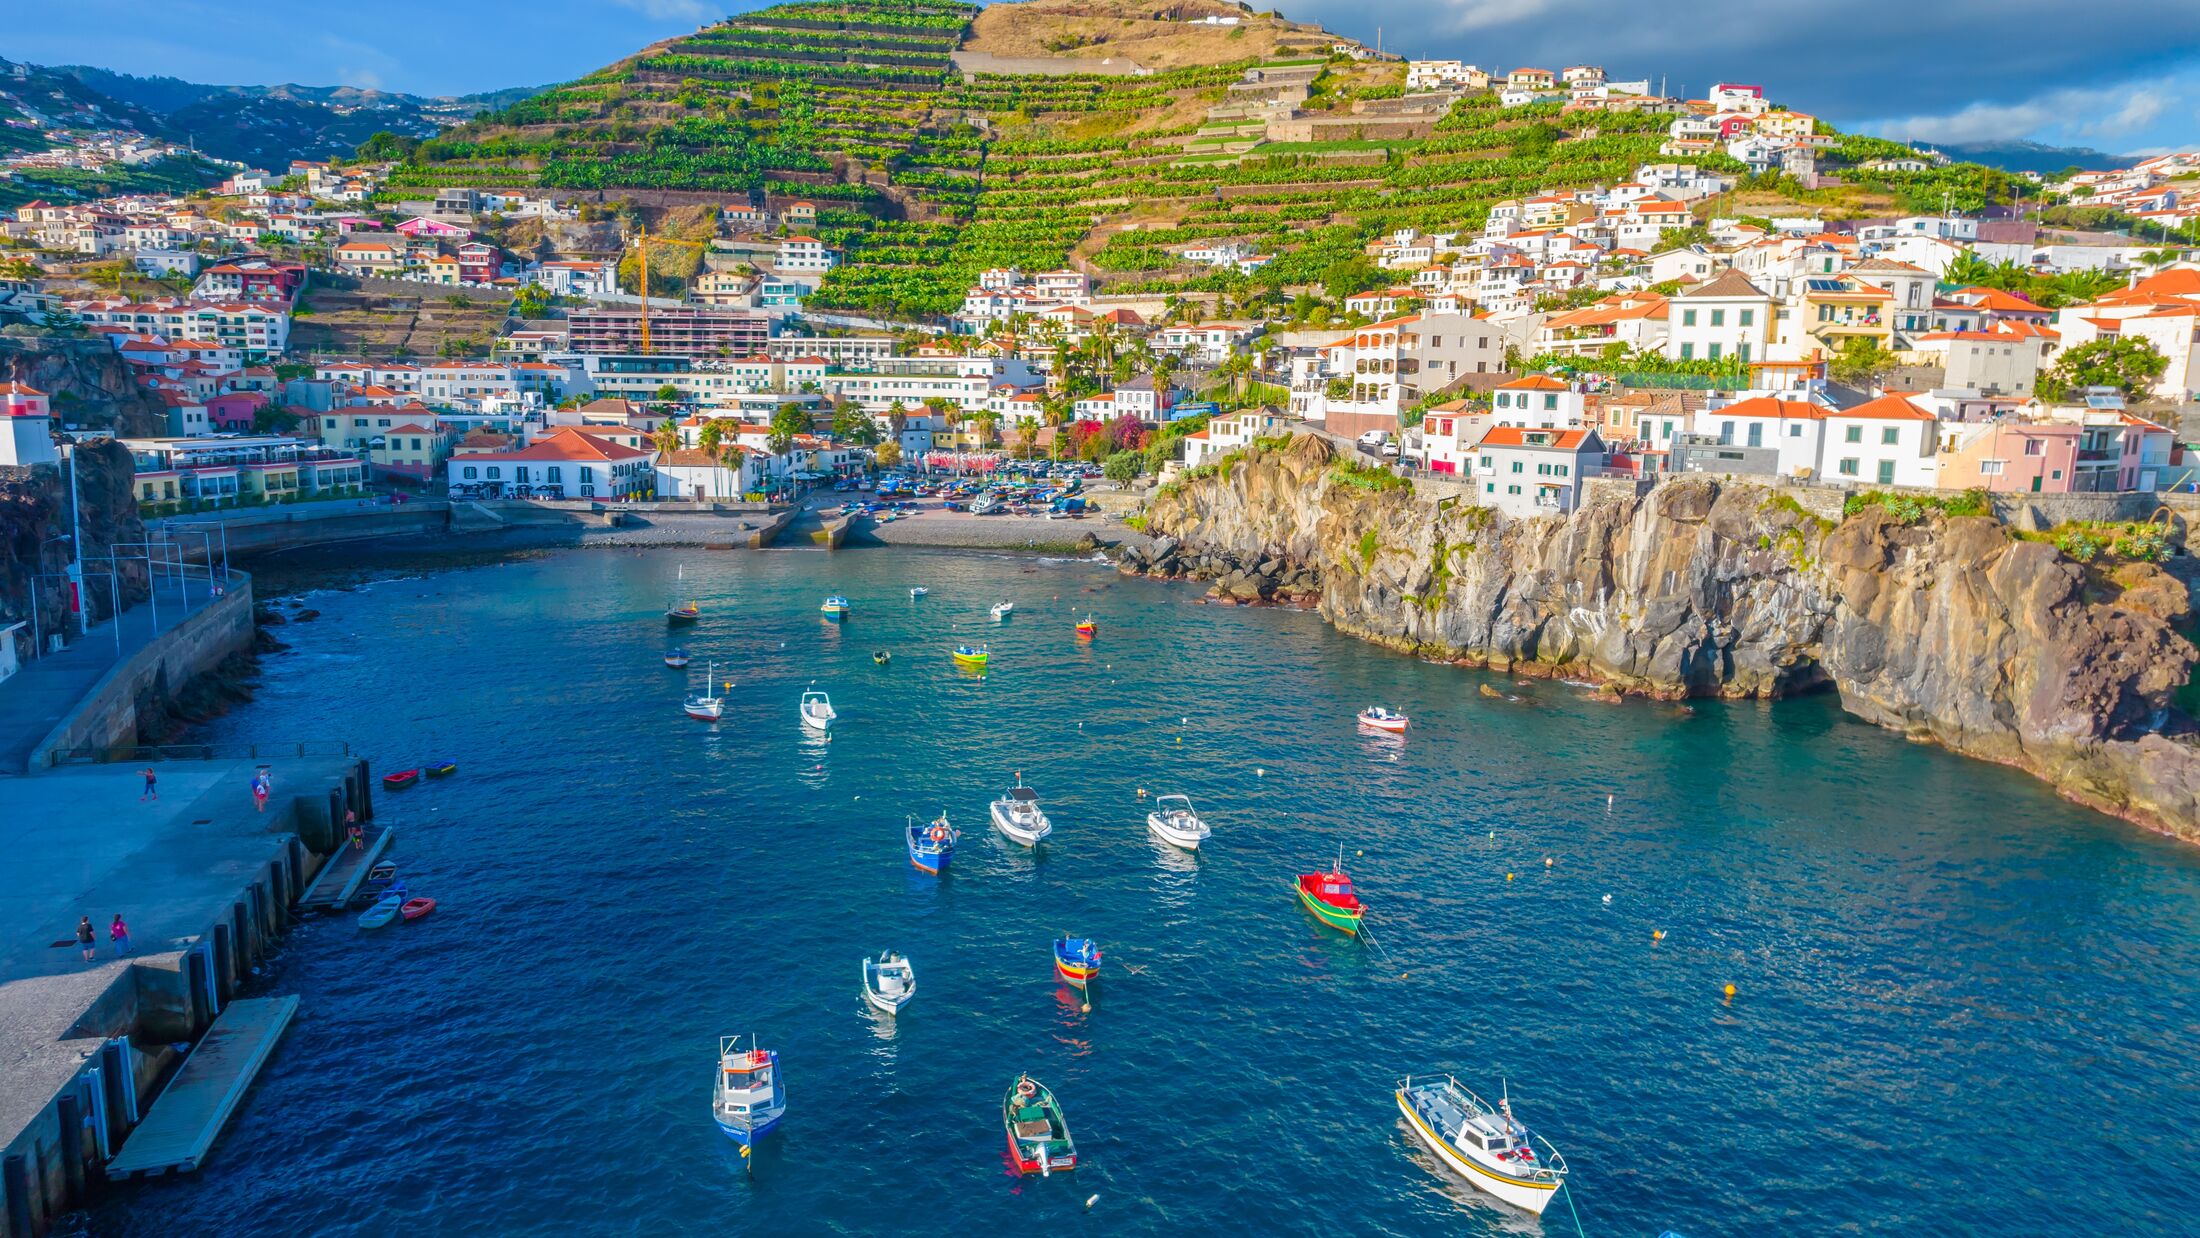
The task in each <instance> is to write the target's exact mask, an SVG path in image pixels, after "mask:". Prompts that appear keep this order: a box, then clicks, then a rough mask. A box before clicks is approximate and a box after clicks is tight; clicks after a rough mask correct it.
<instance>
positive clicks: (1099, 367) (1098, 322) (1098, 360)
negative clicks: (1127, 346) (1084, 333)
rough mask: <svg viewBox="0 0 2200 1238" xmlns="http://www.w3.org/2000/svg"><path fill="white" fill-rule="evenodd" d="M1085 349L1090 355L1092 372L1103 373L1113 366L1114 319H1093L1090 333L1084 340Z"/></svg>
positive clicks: (1114, 349) (1114, 350)
mask: <svg viewBox="0 0 2200 1238" xmlns="http://www.w3.org/2000/svg"><path fill="white" fill-rule="evenodd" d="M1085 351H1086V352H1087V353H1089V354H1090V355H1091V357H1092V368H1093V371H1094V373H1104V372H1106V371H1108V370H1112V369H1114V368H1115V352H1116V348H1115V320H1114V319H1112V318H1099V319H1095V320H1094V321H1093V324H1092V334H1091V335H1090V336H1088V337H1087V338H1086V340H1085Z"/></svg>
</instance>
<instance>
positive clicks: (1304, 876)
mask: <svg viewBox="0 0 2200 1238" xmlns="http://www.w3.org/2000/svg"><path fill="white" fill-rule="evenodd" d="M1298 891H1299V902H1300V903H1302V904H1304V905H1305V907H1306V909H1307V910H1308V911H1311V912H1313V913H1314V918H1315V919H1317V920H1319V921H1321V922H1322V923H1323V924H1326V925H1328V926H1329V927H1331V928H1333V929H1337V930H1338V931H1340V932H1345V933H1353V934H1357V933H1358V932H1359V931H1360V921H1361V920H1362V919H1363V918H1364V917H1366V915H1367V908H1366V907H1364V906H1362V905H1361V903H1360V896H1359V895H1357V894H1355V893H1353V892H1352V878H1350V877H1348V876H1346V875H1345V871H1344V853H1343V852H1342V851H1341V850H1340V851H1339V852H1338V853H1337V865H1336V867H1335V868H1332V869H1330V870H1329V871H1328V872H1326V873H1300V874H1299V880H1298Z"/></svg>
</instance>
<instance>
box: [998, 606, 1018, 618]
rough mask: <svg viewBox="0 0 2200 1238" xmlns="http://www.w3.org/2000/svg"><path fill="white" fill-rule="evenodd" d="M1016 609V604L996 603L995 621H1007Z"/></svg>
mask: <svg viewBox="0 0 2200 1238" xmlns="http://www.w3.org/2000/svg"><path fill="white" fill-rule="evenodd" d="M1015 609H1016V603H1014V602H995V603H994V604H993V617H994V618H995V619H1006V618H1008V615H1009V612H1010V611H1012V610H1015Z"/></svg>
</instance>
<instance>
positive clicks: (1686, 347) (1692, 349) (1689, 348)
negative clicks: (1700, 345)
mask: <svg viewBox="0 0 2200 1238" xmlns="http://www.w3.org/2000/svg"><path fill="white" fill-rule="evenodd" d="M1695 355H1696V346H1695V345H1694V344H1682V345H1681V360H1683V361H1687V360H1690V359H1691V358H1693V357H1694V356H1695Z"/></svg>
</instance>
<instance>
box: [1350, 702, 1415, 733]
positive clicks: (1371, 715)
mask: <svg viewBox="0 0 2200 1238" xmlns="http://www.w3.org/2000/svg"><path fill="white" fill-rule="evenodd" d="M1409 721H1410V720H1409V719H1408V718H1407V717H1406V716H1405V715H1404V714H1401V713H1393V712H1392V711H1390V710H1388V709H1385V708H1383V707H1382V706H1380V705H1370V706H1368V707H1367V708H1366V709H1363V710H1361V711H1360V725H1361V726H1364V727H1366V728H1367V729H1369V730H1371V731H1389V732H1390V733H1392V734H1394V735H1395V734H1402V733H1403V732H1404V731H1405V729H1406V725H1407V723H1408V722H1409Z"/></svg>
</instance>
